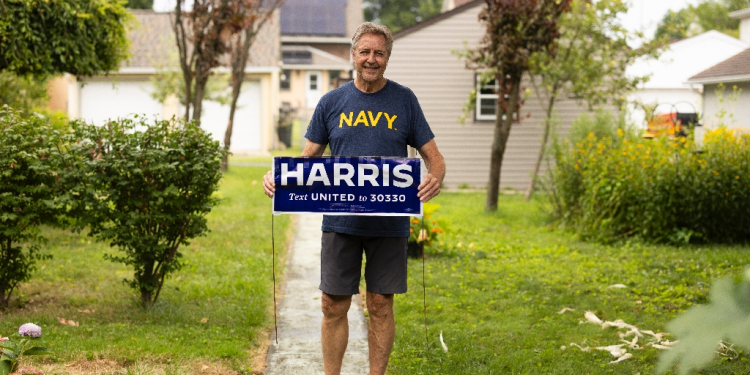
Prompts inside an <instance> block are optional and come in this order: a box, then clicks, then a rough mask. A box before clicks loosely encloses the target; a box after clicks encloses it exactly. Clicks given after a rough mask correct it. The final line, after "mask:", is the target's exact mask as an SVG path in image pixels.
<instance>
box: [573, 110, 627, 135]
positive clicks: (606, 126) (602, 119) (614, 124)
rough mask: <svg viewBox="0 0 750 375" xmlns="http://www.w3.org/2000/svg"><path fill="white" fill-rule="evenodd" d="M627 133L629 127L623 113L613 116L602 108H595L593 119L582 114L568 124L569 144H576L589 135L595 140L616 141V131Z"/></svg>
mask: <svg viewBox="0 0 750 375" xmlns="http://www.w3.org/2000/svg"><path fill="white" fill-rule="evenodd" d="M618 129H619V130H622V131H629V130H628V129H629V126H628V124H627V122H626V120H625V113H623V112H620V113H618V114H614V113H612V112H611V111H608V110H606V109H603V108H597V109H596V111H594V117H593V118H591V116H589V114H588V113H585V112H584V113H582V114H581V115H580V116H578V117H577V118H576V119H575V120H573V122H572V123H571V124H570V129H569V130H568V140H569V141H570V142H571V143H578V142H582V141H584V140H585V139H586V138H588V136H589V134H592V133H593V134H594V136H595V137H596V138H610V139H613V140H614V139H617V138H618V135H617V134H618V132H617V130H618Z"/></svg>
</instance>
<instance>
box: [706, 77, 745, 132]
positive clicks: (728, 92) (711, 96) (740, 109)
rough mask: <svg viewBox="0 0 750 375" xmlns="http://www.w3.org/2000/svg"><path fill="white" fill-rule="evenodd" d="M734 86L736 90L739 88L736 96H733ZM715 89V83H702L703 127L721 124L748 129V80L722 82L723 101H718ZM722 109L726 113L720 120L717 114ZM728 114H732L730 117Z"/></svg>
mask: <svg viewBox="0 0 750 375" xmlns="http://www.w3.org/2000/svg"><path fill="white" fill-rule="evenodd" d="M734 86H736V87H737V91H740V90H741V92H740V93H739V95H737V96H736V97H735V96H734ZM716 89H717V85H716V84H707V85H704V90H705V101H704V103H703V123H704V125H705V126H704V129H714V128H716V127H717V126H719V125H722V124H723V125H725V126H727V127H729V128H740V129H743V130H745V131H750V105H749V104H748V103H750V82H736V83H726V84H724V91H723V93H722V94H721V97H723V99H724V100H723V102H721V101H719V96H717V95H716ZM733 97H734V99H733ZM722 111H726V115H725V116H724V119H723V120H720V119H719V117H718V116H717V115H718V114H719V113H720V112H722ZM730 114H731V115H732V116H731V117H730Z"/></svg>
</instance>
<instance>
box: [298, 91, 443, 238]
mask: <svg viewBox="0 0 750 375" xmlns="http://www.w3.org/2000/svg"><path fill="white" fill-rule="evenodd" d="M305 138H307V139H309V140H310V141H312V142H315V143H318V144H321V145H325V144H330V146H331V154H332V155H333V156H384V157H400V158H404V157H407V156H408V153H407V150H406V146H407V145H409V146H412V147H414V148H420V147H422V146H423V145H424V144H425V143H427V142H429V141H430V140H431V139H433V138H435V135H434V134H433V133H432V130H430V126H429V125H428V124H427V120H425V118H424V113H422V108H421V107H420V106H419V102H418V101H417V97H416V96H415V95H414V93H413V92H412V91H411V90H410V89H409V88H408V87H405V86H401V85H399V84H398V83H396V82H393V81H390V80H388V81H387V82H386V84H385V86H384V87H383V88H382V89H380V90H379V91H377V92H374V93H365V92H362V91H360V90H359V89H358V88H357V87H356V86H354V83H353V82H349V83H347V84H345V85H343V86H341V87H339V88H337V89H335V90H333V91H331V92H329V93H327V94H325V95H324V96H323V97H322V98H321V99H320V101H319V102H318V106H317V107H315V113H313V116H312V119H311V120H310V125H309V126H308V128H307V134H305ZM322 230H323V231H324V232H337V233H346V234H353V235H358V236H376V237H409V218H408V217H406V216H403V217H399V216H328V215H327V216H324V217H323V227H322Z"/></svg>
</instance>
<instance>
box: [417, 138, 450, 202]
mask: <svg viewBox="0 0 750 375" xmlns="http://www.w3.org/2000/svg"><path fill="white" fill-rule="evenodd" d="M417 151H419V155H421V156H422V160H424V164H425V166H426V167H427V176H425V177H424V179H423V180H422V183H421V184H419V188H418V189H419V193H417V196H418V197H419V200H420V201H422V202H427V201H429V200H430V199H432V198H434V197H435V196H436V195H438V194H440V185H442V183H443V178H445V160H443V155H442V154H440V151H439V150H438V148H437V143H435V140H434V139H432V140H430V141H429V142H427V143H425V144H424V145H423V146H422V147H420V148H419V149H418V150H417Z"/></svg>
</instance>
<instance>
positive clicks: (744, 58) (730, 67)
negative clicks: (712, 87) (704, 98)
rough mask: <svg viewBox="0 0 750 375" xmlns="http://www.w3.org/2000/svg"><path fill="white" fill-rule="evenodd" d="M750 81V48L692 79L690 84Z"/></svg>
mask: <svg viewBox="0 0 750 375" xmlns="http://www.w3.org/2000/svg"><path fill="white" fill-rule="evenodd" d="M738 81H750V48H748V49H746V50H744V51H742V52H740V53H738V54H736V55H734V56H732V57H730V58H729V59H727V60H724V61H722V62H720V63H718V64H716V65H714V66H712V67H710V68H708V69H706V70H704V71H702V72H700V73H698V74H696V75H694V76H692V77H690V80H688V82H690V83H718V82H738Z"/></svg>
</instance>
